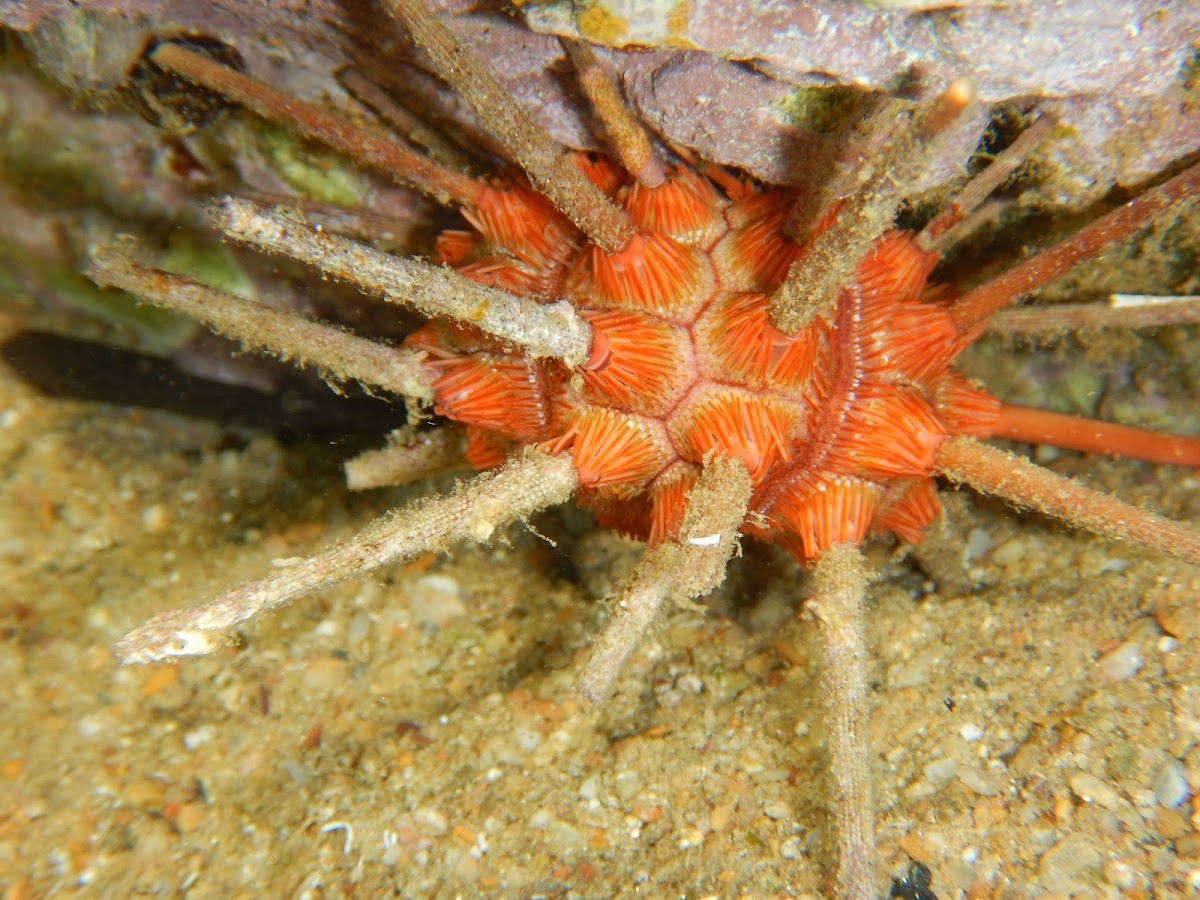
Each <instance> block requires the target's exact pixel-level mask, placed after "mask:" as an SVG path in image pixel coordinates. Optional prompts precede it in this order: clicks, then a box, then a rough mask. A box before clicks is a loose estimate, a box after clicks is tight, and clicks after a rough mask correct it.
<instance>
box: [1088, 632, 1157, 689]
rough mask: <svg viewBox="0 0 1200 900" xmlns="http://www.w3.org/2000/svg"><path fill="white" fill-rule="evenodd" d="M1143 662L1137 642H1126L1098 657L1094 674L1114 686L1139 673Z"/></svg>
mask: <svg viewBox="0 0 1200 900" xmlns="http://www.w3.org/2000/svg"><path fill="white" fill-rule="evenodd" d="M1145 662H1146V660H1145V659H1144V658H1143V656H1142V646H1141V644H1140V643H1138V642H1137V641H1126V642H1125V643H1124V644H1121V646H1119V647H1117V648H1116V649H1115V650H1110V651H1108V653H1105V654H1104V655H1103V656H1101V657H1100V659H1099V660H1098V661H1097V662H1096V673H1097V674H1098V675H1099V676H1100V678H1102V679H1103V680H1104V681H1107V682H1109V683H1111V684H1116V683H1119V682H1122V681H1127V680H1129V679H1130V678H1132V677H1133V676H1134V675H1136V674H1137V673H1138V672H1140V671H1141V670H1142V666H1143V665H1145Z"/></svg>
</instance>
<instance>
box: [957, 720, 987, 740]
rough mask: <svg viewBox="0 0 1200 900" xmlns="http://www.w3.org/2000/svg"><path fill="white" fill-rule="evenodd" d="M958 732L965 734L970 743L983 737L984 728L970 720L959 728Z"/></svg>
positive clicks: (964, 737) (965, 738) (964, 738)
mask: <svg viewBox="0 0 1200 900" xmlns="http://www.w3.org/2000/svg"><path fill="white" fill-rule="evenodd" d="M958 733H959V734H961V735H962V736H963V740H964V741H966V742H967V743H968V744H970V743H973V742H975V741H977V740H979V739H980V738H981V737H983V729H982V728H980V727H979V726H978V725H975V724H973V723H970V722H968V723H967V724H966V725H963V726H962V727H961V728H959V729H958Z"/></svg>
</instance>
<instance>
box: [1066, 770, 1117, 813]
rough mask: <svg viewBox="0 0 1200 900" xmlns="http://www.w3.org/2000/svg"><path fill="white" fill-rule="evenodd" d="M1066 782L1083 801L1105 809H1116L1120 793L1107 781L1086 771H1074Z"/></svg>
mask: <svg viewBox="0 0 1200 900" xmlns="http://www.w3.org/2000/svg"><path fill="white" fill-rule="evenodd" d="M1068 783H1069V784H1070V785H1071V791H1072V792H1073V793H1074V794H1075V796H1076V797H1078V798H1079V799H1080V800H1082V801H1083V802H1084V803H1095V804H1096V805H1097V806H1102V807H1104V808H1105V809H1116V808H1117V807H1118V806H1119V805H1120V803H1121V795H1120V794H1118V793H1117V792H1116V791H1115V790H1114V789H1113V787H1112V786H1111V785H1110V784H1109V783H1108V782H1107V781H1105V780H1104V779H1102V778H1097V777H1096V776H1095V775H1092V774H1090V773H1088V772H1077V773H1075V774H1074V775H1072V776H1071V779H1070V781H1069V782H1068Z"/></svg>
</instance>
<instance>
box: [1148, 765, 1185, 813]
mask: <svg viewBox="0 0 1200 900" xmlns="http://www.w3.org/2000/svg"><path fill="white" fill-rule="evenodd" d="M1154 796H1155V798H1156V799H1157V800H1158V803H1159V805H1160V806H1162V807H1163V808H1164V809H1178V808H1179V807H1180V806H1181V805H1183V801H1184V800H1186V799H1187V798H1188V781H1187V770H1186V769H1185V768H1184V766H1183V763H1181V762H1180V761H1179V760H1177V759H1175V758H1173V757H1172V758H1169V759H1167V761H1166V762H1164V763H1163V765H1162V768H1161V769H1159V770H1158V778H1156V779H1155V781H1154Z"/></svg>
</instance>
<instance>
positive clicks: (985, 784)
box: [954, 765, 1005, 797]
mask: <svg viewBox="0 0 1200 900" xmlns="http://www.w3.org/2000/svg"><path fill="white" fill-rule="evenodd" d="M954 774H956V775H957V776H958V780H959V781H961V782H962V783H963V784H965V785H966V786H967V787H969V788H970V789H971V790H972V791H974V792H975V793H976V794H979V795H980V796H983V797H994V796H996V795H997V794H999V793H1000V792H1001V791H1003V790H1004V783H1005V779H1004V778H1003V777H1002V776H1001V775H999V774H998V773H996V772H992V771H984V770H982V769H974V768H971V767H970V766H967V765H962V766H959V767H958V768H957V769H956V770H955V773H954Z"/></svg>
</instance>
